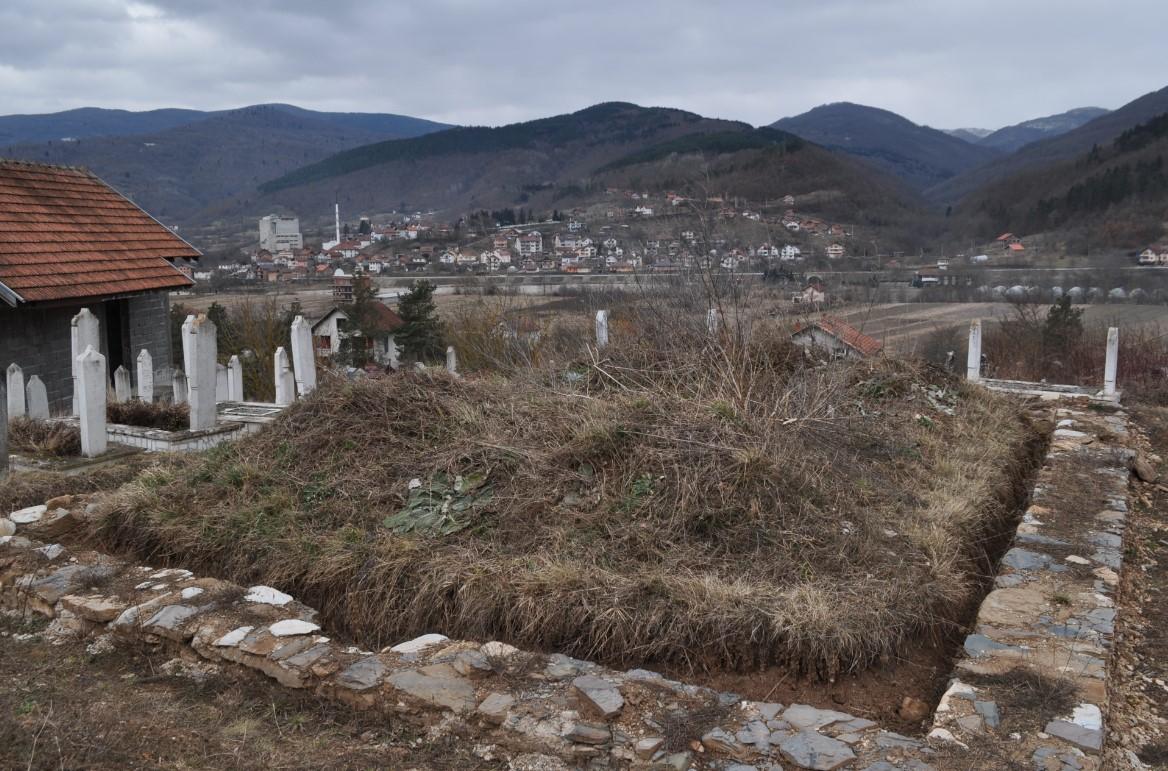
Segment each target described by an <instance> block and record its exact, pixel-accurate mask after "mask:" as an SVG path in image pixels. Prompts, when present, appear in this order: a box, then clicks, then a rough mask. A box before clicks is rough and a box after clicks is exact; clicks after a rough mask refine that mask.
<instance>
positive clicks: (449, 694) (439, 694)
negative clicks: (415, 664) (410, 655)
mask: <svg viewBox="0 0 1168 771" xmlns="http://www.w3.org/2000/svg"><path fill="white" fill-rule="evenodd" d="M388 682H389V684H390V685H392V686H393V687H394V688H397V689H398V690H399V691H404V692H405V693H408V694H409V695H410V696H413V697H414V698H416V699H419V700H421V701H424V702H426V703H428V704H433V705H435V706H438V707H445V708H446V709H449V710H452V711H454V712H470V711H471V710H473V709H474V708H475V706H476V701H475V692H474V688H473V687H472V686H471V684H470V682H469V681H467V680H465V679H463V678H461V677H457V678H453V677H433V676H431V675H424V674H422V673H421V672H418V671H417V670H414V669H407V670H405V671H404V672H396V673H394V674H392V675H390V676H389V678H388Z"/></svg>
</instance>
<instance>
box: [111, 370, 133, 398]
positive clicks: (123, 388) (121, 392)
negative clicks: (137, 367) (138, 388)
mask: <svg viewBox="0 0 1168 771" xmlns="http://www.w3.org/2000/svg"><path fill="white" fill-rule="evenodd" d="M133 392H134V391H133V388H132V387H131V386H130V370H128V369H126V368H125V367H124V366H121V365H119V366H118V368H117V369H115V370H114V399H115V400H116V401H118V402H128V401H130V399H131V398H132V397H133Z"/></svg>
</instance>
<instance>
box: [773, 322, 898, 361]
mask: <svg viewBox="0 0 1168 771" xmlns="http://www.w3.org/2000/svg"><path fill="white" fill-rule="evenodd" d="M791 340H792V341H794V342H795V344H796V345H801V346H803V347H804V348H818V349H820V350H822V351H825V352H827V353H828V354H830V355H831V356H834V357H840V358H867V357H869V356H875V355H876V354H878V353H880V351H882V350H883V349H884V344H883V343H881V342H880V341H879V340H877V339H876V338H874V337H870V336H869V335H865V334H864V333H863V332H861V331H860V330H858V329H856V328H855V327H853V326H852V325H851V324H849V323H847V322H846V321H844V320H842V319H839V318H836V317H835V316H822V317H820V318H818V319H813V320H811V321H807V322H804V323H802V324H798V325H797V326H796V327H795V329H794V331H793V332H792V333H791Z"/></svg>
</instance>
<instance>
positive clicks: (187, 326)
mask: <svg viewBox="0 0 1168 771" xmlns="http://www.w3.org/2000/svg"><path fill="white" fill-rule="evenodd" d="M218 355H219V352H218V344H217V343H216V340H215V322H213V321H211V320H210V319H209V318H207V317H206V316H202V315H200V316H199V317H198V318H195V317H194V316H188V317H187V320H186V321H185V322H184V323H183V361H185V362H186V363H187V371H186V375H187V392H188V396H187V398H188V401H189V403H190V405H191V429H192V430H200V429H205V428H212V427H213V426H214V425H215V383H216V380H217V379H218V378H217V375H216V363H215V359H216V357H217V356H218Z"/></svg>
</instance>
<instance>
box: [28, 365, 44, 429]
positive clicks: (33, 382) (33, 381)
mask: <svg viewBox="0 0 1168 771" xmlns="http://www.w3.org/2000/svg"><path fill="white" fill-rule="evenodd" d="M24 391H25V400H26V401H27V402H28V416H29V417H30V418H32V419H33V420H48V419H49V392H48V389H46V388H45V384H44V383H43V382H41V379H40V377H39V376H37V375H33V376H32V377H30V378H29V379H28V383H27V384H25V386H24Z"/></svg>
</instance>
